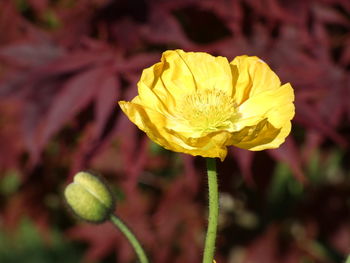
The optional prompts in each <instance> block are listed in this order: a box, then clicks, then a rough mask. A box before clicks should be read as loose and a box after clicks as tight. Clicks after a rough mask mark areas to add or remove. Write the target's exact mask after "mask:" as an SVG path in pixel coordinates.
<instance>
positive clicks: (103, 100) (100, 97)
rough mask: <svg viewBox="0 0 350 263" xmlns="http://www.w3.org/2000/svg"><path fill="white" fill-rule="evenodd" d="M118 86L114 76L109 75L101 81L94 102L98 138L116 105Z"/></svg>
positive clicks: (118, 92)
mask: <svg viewBox="0 0 350 263" xmlns="http://www.w3.org/2000/svg"><path fill="white" fill-rule="evenodd" d="M119 94H120V86H119V81H118V80H117V79H116V76H114V75H110V76H108V77H107V78H106V79H104V80H103V81H102V83H101V84H100V87H99V91H98V94H97V97H96V102H95V103H96V104H95V122H94V126H95V127H94V128H95V132H94V133H95V137H96V138H98V137H99V136H100V135H101V133H102V132H103V129H104V127H105V125H106V123H107V120H108V117H109V116H110V113H111V112H112V110H113V109H114V108H115V110H116V108H117V107H118V104H117V101H118V99H119Z"/></svg>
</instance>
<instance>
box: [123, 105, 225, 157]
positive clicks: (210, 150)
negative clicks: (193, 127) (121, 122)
mask: <svg viewBox="0 0 350 263" xmlns="http://www.w3.org/2000/svg"><path fill="white" fill-rule="evenodd" d="M119 105H120V107H121V109H122V110H123V112H124V113H125V114H126V115H127V116H128V118H129V119H130V120H131V121H132V122H133V123H135V124H136V126H137V127H138V128H139V129H140V130H142V131H144V132H145V133H146V134H147V136H148V137H149V138H150V139H151V140H152V141H154V142H156V143H158V144H159V145H161V146H163V147H164V148H166V149H168V150H171V151H175V152H183V153H188V154H191V155H201V156H204V157H211V158H215V157H219V158H220V159H221V160H224V158H225V157H226V154H227V150H226V147H225V146H226V145H227V144H228V142H229V138H230V137H231V134H229V133H228V132H216V133H212V134H208V135H207V136H205V137H200V138H191V137H187V136H183V135H182V134H181V133H177V132H176V131H173V130H172V129H171V127H173V125H172V121H171V120H170V119H168V118H166V117H165V116H164V115H163V114H161V113H159V112H157V111H155V110H153V109H150V108H147V107H145V106H143V105H140V104H136V103H133V102H126V101H120V102H119Z"/></svg>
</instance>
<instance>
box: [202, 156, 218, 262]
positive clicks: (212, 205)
mask: <svg viewBox="0 0 350 263" xmlns="http://www.w3.org/2000/svg"><path fill="white" fill-rule="evenodd" d="M206 161H207V169H208V185H209V218H208V229H207V236H206V238H205V246H204V256H203V263H213V260H214V251H215V239H216V231H217V225H218V214H219V194H218V182H217V172H216V160H215V159H212V158H207V159H206Z"/></svg>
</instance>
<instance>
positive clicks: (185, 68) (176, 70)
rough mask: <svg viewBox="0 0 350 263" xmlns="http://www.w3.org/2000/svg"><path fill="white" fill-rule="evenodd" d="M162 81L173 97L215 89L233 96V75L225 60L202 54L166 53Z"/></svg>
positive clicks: (173, 51)
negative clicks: (197, 90) (199, 90)
mask: <svg viewBox="0 0 350 263" xmlns="http://www.w3.org/2000/svg"><path fill="white" fill-rule="evenodd" d="M162 62H163V63H164V68H163V69H164V71H163V73H162V76H161V78H162V80H163V82H164V83H166V88H167V89H168V90H169V91H170V93H171V94H173V95H174V97H181V96H183V94H184V93H190V92H194V91H195V90H196V89H213V88H215V89H217V90H222V91H224V92H226V93H227V94H228V95H229V96H231V94H232V74H231V68H230V64H229V62H228V60H227V59H226V58H224V57H214V56H211V55H209V54H207V53H204V52H184V51H183V50H172V51H167V52H165V53H164V54H163V56H162Z"/></svg>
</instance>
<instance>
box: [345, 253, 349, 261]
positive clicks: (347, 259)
mask: <svg viewBox="0 0 350 263" xmlns="http://www.w3.org/2000/svg"><path fill="white" fill-rule="evenodd" d="M345 263H350V255H349V256H348V259H347V260H346V261H345Z"/></svg>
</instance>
